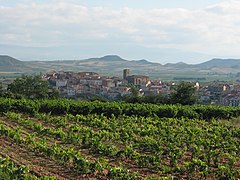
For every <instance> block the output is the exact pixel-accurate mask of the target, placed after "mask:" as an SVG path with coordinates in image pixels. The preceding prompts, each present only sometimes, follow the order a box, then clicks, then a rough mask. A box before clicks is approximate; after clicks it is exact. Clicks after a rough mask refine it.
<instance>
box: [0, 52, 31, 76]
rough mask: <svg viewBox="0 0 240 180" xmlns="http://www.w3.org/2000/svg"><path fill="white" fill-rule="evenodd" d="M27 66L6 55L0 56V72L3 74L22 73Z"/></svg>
mask: <svg viewBox="0 0 240 180" xmlns="http://www.w3.org/2000/svg"><path fill="white" fill-rule="evenodd" d="M26 68H27V66H26V65H25V63H24V62H22V61H19V60H17V59H15V58H13V57H10V56H7V55H0V71H3V72H22V71H23V70H26Z"/></svg>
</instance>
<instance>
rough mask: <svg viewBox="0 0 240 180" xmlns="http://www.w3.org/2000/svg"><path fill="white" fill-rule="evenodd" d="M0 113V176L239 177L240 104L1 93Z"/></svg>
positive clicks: (66, 177)
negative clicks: (160, 102) (19, 97)
mask: <svg viewBox="0 0 240 180" xmlns="http://www.w3.org/2000/svg"><path fill="white" fill-rule="evenodd" d="M0 113H1V116H0V146H1V149H0V177H10V175H11V177H12V178H10V179H23V178H24V177H25V178H26V177H28V178H29V177H30V179H31V178H32V179H34V178H35V179H146V180H153V179H174V178H176V179H214V178H215V179H221V178H222V179H238V178H240V175H239V174H240V159H239V158H240V150H239V149H240V147H239V146H240V128H239V126H237V125H235V124H233V123H232V121H233V120H234V119H237V118H239V116H240V108H233V107H220V106H219V107H218V106H201V105H196V106H181V105H150V104H130V103H119V102H112V103H110V102H107V103H102V102H85V101H71V100H64V99H62V100H61V99H59V100H38V101H33V100H24V99H23V100H13V99H6V98H1V99H0ZM2 164H3V165H2ZM12 169H13V170H12Z"/></svg>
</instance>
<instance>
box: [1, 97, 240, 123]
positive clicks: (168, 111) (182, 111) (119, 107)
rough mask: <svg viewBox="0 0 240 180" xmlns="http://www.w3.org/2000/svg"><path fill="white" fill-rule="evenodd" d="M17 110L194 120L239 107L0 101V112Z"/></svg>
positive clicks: (226, 114) (233, 113)
mask: <svg viewBox="0 0 240 180" xmlns="http://www.w3.org/2000/svg"><path fill="white" fill-rule="evenodd" d="M7 111H19V112H25V113H31V114H34V113H35V112H40V113H41V112H42V113H51V114H54V115H60V114H67V113H69V114H73V115H76V114H82V115H88V114H103V115H104V116H107V117H111V116H112V115H114V116H116V117H118V116H120V115H127V116H131V115H138V116H143V117H153V116H158V117H167V118H176V117H187V118H196V119H206V120H210V119H212V118H215V119H230V118H232V117H238V116H239V115H240V108H237V107H223V106H204V105H195V106H182V105H153V104H130V103H123V102H87V101H73V100H66V99H61V100H26V99H21V100H14V99H8V98H1V99H0V112H7Z"/></svg>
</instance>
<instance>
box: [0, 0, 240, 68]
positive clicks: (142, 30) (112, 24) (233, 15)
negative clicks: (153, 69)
mask: <svg viewBox="0 0 240 180" xmlns="http://www.w3.org/2000/svg"><path fill="white" fill-rule="evenodd" d="M239 48H240V0H201V1H193V0H147V1H146V0H111V1H110V0H35V1H34V0H0V54H8V55H10V56H14V57H15V58H18V59H20V60H36V59H43V60H54V59H83V58H89V57H100V56H104V55H107V54H117V55H119V56H121V57H123V58H125V59H147V60H149V61H154V62H159V63H163V64H164V63H167V62H179V61H184V62H186V63H199V62H203V61H206V60H209V59H211V58H215V57H220V58H240V51H239Z"/></svg>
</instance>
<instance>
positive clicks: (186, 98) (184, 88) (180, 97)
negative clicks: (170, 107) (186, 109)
mask: <svg viewBox="0 0 240 180" xmlns="http://www.w3.org/2000/svg"><path fill="white" fill-rule="evenodd" d="M170 101H171V103H180V104H182V105H192V104H195V103H196V102H197V96H196V88H195V87H194V84H192V83H190V82H184V81H182V82H180V83H179V85H178V86H177V87H176V88H175V91H174V92H173V93H172V94H171V96H170Z"/></svg>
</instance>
